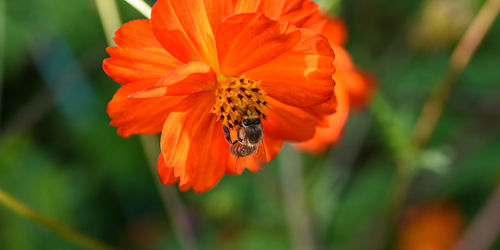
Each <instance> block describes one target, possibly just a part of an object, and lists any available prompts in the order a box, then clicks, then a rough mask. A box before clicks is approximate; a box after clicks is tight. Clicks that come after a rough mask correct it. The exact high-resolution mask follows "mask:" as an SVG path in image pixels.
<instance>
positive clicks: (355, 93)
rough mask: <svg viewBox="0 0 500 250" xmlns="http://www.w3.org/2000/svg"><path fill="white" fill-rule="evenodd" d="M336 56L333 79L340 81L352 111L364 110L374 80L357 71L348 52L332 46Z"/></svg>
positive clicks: (371, 91)
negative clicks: (346, 92)
mask: <svg viewBox="0 0 500 250" xmlns="http://www.w3.org/2000/svg"><path fill="white" fill-rule="evenodd" d="M333 49H334V51H335V54H336V56H337V57H336V59H335V66H336V67H337V72H336V73H335V74H334V77H333V78H334V79H335V80H337V81H342V82H343V84H344V86H345V87H346V89H347V91H348V93H349V99H350V104H351V107H352V108H354V109H358V110H359V109H362V108H365V107H366V105H367V103H368V101H369V100H370V98H371V96H372V94H373V91H374V89H375V86H376V84H375V79H374V77H373V76H372V75H371V74H369V73H368V72H364V71H362V70H359V69H357V68H356V66H355V65H354V62H353V60H352V58H351V55H350V54H349V52H347V51H346V50H345V49H344V48H342V47H340V46H337V45H333Z"/></svg>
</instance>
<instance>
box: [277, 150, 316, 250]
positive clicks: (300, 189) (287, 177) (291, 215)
mask: <svg viewBox="0 0 500 250" xmlns="http://www.w3.org/2000/svg"><path fill="white" fill-rule="evenodd" d="M301 164H302V161H301V159H300V155H299V153H298V152H296V151H295V150H293V148H292V147H291V146H290V145H289V144H285V145H284V146H283V149H282V150H281V153H280V155H279V168H280V170H281V175H280V176H281V186H282V192H283V202H284V209H285V212H286V217H287V219H288V229H289V231H290V238H291V240H292V245H293V248H294V249H296V250H299V249H311V250H312V249H316V247H315V244H314V237H313V233H312V225H311V220H310V217H309V212H308V209H307V206H306V203H305V191H304V183H303V176H302V166H301Z"/></svg>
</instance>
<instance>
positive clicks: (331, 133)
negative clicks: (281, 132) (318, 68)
mask: <svg viewBox="0 0 500 250" xmlns="http://www.w3.org/2000/svg"><path fill="white" fill-rule="evenodd" d="M335 96H336V98H337V112H335V113H334V114H331V115H329V116H327V117H326V120H327V122H328V125H327V126H326V127H317V128H316V132H315V134H314V137H313V138H311V139H309V140H307V141H305V142H301V143H298V144H295V146H296V147H298V148H299V149H300V150H303V151H306V152H309V153H311V154H314V155H321V154H323V153H324V152H325V151H326V150H327V149H328V148H329V147H330V146H331V145H332V144H333V143H335V142H336V141H338V139H339V137H340V135H341V134H342V131H343V128H344V125H345V123H346V121H347V117H348V116H349V96H348V92H347V88H346V87H345V85H344V82H341V81H337V85H336V86H335Z"/></svg>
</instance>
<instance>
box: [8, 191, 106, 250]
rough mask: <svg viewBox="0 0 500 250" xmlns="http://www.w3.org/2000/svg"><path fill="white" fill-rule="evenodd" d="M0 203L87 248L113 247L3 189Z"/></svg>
mask: <svg viewBox="0 0 500 250" xmlns="http://www.w3.org/2000/svg"><path fill="white" fill-rule="evenodd" d="M0 204H2V205H3V206H5V207H6V208H7V209H10V210H11V211H12V212H14V213H16V214H18V215H20V216H23V217H26V218H28V219H30V220H33V221H35V222H37V223H39V224H41V225H43V226H45V227H47V228H49V229H50V230H52V231H54V232H56V233H57V234H59V235H61V236H62V237H63V238H65V239H67V240H69V241H71V242H73V243H75V244H77V245H79V246H81V247H84V248H88V249H115V248H113V247H111V246H108V245H106V244H104V243H101V242H99V241H97V240H95V239H93V238H90V237H88V236H85V235H84V234H82V233H80V232H78V231H76V230H74V229H72V228H70V227H68V226H66V225H63V224H61V223H59V222H57V221H55V220H54V219H52V218H50V217H47V216H45V215H43V214H41V213H40V212H37V211H35V210H33V209H32V208H30V207H28V206H27V205H25V204H23V203H22V202H20V201H18V200H17V199H15V198H14V197H12V196H10V195H9V194H7V193H6V192H5V191H3V190H2V189H0Z"/></svg>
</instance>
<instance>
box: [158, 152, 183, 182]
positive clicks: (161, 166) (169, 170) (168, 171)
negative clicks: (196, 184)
mask: <svg viewBox="0 0 500 250" xmlns="http://www.w3.org/2000/svg"><path fill="white" fill-rule="evenodd" d="M158 176H159V177H160V181H161V183H162V184H168V185H173V184H175V183H177V182H178V181H179V178H178V177H175V175H174V168H173V167H170V166H167V165H165V157H163V154H162V153H160V156H158Z"/></svg>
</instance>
